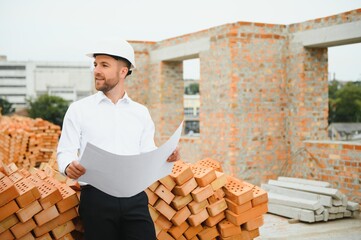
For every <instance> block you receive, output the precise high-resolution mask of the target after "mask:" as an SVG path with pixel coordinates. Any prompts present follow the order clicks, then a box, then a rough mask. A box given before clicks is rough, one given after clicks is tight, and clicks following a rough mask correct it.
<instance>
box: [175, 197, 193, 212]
mask: <svg viewBox="0 0 361 240" xmlns="http://www.w3.org/2000/svg"><path fill="white" fill-rule="evenodd" d="M192 200H193V198H192V196H191V195H190V194H188V195H187V196H175V198H174V199H173V201H172V203H171V205H172V207H173V208H174V209H176V210H177V211H178V210H180V209H182V208H183V207H185V206H186V205H187V204H188V203H190V202H192Z"/></svg>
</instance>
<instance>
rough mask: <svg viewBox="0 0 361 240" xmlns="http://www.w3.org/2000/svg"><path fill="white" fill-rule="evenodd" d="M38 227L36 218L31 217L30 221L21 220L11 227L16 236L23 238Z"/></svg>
mask: <svg viewBox="0 0 361 240" xmlns="http://www.w3.org/2000/svg"><path fill="white" fill-rule="evenodd" d="M35 227H36V224H35V222H34V220H33V219H32V218H31V219H29V220H28V221H26V222H24V223H22V222H19V223H17V224H16V225H14V226H12V227H11V228H10V230H11V232H12V233H13V234H14V236H15V237H16V238H21V237H22V236H24V235H25V234H27V233H28V232H30V231H31V230H33V229H34V228H35Z"/></svg>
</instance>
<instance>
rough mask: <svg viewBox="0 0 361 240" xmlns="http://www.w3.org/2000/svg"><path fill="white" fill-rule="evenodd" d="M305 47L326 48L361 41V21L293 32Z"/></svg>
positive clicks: (297, 40)
mask: <svg viewBox="0 0 361 240" xmlns="http://www.w3.org/2000/svg"><path fill="white" fill-rule="evenodd" d="M292 41H293V42H301V43H302V44H303V46H304V47H314V48H326V47H333V46H340V45H346V44H352V43H360V42H361V21H356V22H350V23H344V24H338V25H334V26H330V27H323V28H318V29H311V30H307V31H303V32H297V33H294V34H293V40H292Z"/></svg>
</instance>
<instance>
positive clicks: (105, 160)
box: [78, 122, 183, 197]
mask: <svg viewBox="0 0 361 240" xmlns="http://www.w3.org/2000/svg"><path fill="white" fill-rule="evenodd" d="M182 125H183V122H182V123H181V124H180V126H179V127H178V129H177V130H176V131H175V132H174V133H173V135H172V136H171V137H170V138H169V139H168V141H167V142H166V143H164V144H163V145H162V146H160V147H159V148H157V149H155V150H153V151H151V152H147V153H142V154H139V155H117V154H113V153H110V152H108V151H105V150H102V149H100V148H98V147H96V146H94V145H92V144H90V143H87V145H86V147H85V150H84V152H83V154H82V156H81V159H80V163H81V164H82V165H83V166H84V167H85V169H86V173H85V174H84V175H82V176H81V177H80V178H79V179H78V180H79V182H86V183H89V184H91V185H92V186H94V187H96V188H98V189H100V190H101V191H103V192H105V193H108V194H109V195H112V196H115V197H131V196H134V195H136V194H137V193H139V192H141V191H143V190H145V189H146V188H147V187H149V186H150V185H151V184H152V183H154V182H155V181H157V180H159V179H161V178H163V177H165V176H167V175H169V174H170V173H171V172H172V168H173V163H170V162H167V159H168V157H169V156H170V155H171V154H172V152H173V151H174V150H175V149H176V147H177V145H178V142H179V139H180V136H181V132H182Z"/></svg>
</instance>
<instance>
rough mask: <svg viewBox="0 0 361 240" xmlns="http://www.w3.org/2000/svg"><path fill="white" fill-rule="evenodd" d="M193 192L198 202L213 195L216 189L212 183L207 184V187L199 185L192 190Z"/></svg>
mask: <svg viewBox="0 0 361 240" xmlns="http://www.w3.org/2000/svg"><path fill="white" fill-rule="evenodd" d="M191 194H192V197H193V199H194V200H195V201H196V202H202V201H203V200H205V199H207V198H209V197H210V196H212V195H213V194H214V191H213V189H212V186H211V185H207V186H205V187H197V188H196V189H194V190H193V191H192V192H191Z"/></svg>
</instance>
